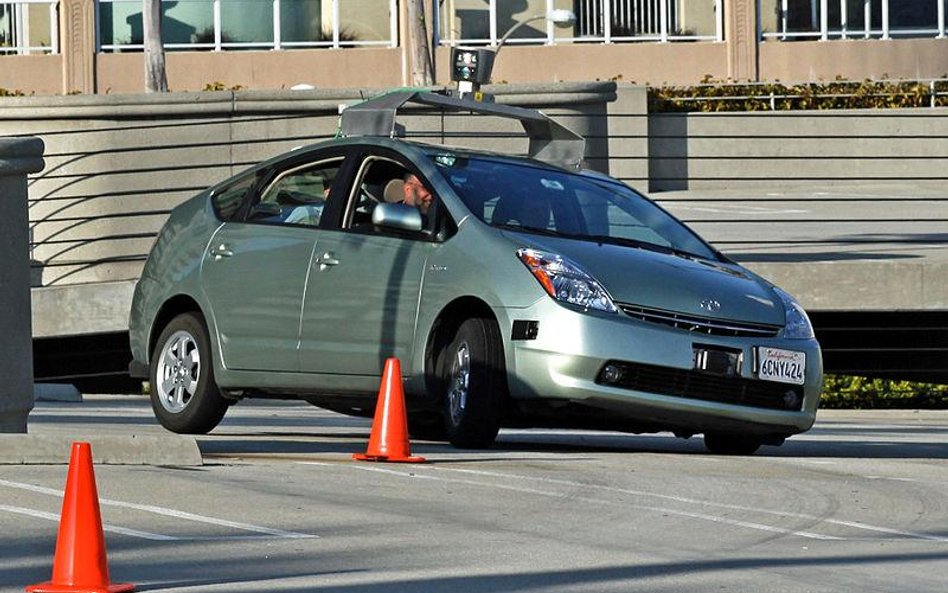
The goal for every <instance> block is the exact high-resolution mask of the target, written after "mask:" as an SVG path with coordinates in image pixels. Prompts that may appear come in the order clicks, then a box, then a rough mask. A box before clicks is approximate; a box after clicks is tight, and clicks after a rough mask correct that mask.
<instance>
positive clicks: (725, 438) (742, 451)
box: [704, 432, 763, 455]
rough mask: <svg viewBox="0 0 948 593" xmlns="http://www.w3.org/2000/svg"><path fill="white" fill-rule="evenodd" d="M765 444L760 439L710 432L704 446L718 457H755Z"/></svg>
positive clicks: (705, 436) (706, 436)
mask: <svg viewBox="0 0 948 593" xmlns="http://www.w3.org/2000/svg"><path fill="white" fill-rule="evenodd" d="M762 444H763V443H762V442H761V440H760V439H759V438H756V437H752V436H745V435H737V434H724V433H717V432H709V433H706V434H705V435H704V446H705V447H707V448H708V451H711V452H712V453H715V454H717V455H753V454H754V453H755V452H756V451H757V449H760V446H761V445H762Z"/></svg>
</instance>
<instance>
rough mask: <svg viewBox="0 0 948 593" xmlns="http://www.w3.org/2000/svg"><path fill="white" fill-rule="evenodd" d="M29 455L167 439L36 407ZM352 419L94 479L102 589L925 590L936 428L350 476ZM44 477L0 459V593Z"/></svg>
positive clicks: (550, 444)
mask: <svg viewBox="0 0 948 593" xmlns="http://www.w3.org/2000/svg"><path fill="white" fill-rule="evenodd" d="M30 432H31V434H32V435H34V437H35V438H37V439H42V438H47V437H48V438H50V439H60V440H62V441H63V442H66V441H68V440H70V439H72V438H84V439H89V440H91V441H92V443H93V450H94V452H95V450H96V448H97V446H98V445H97V440H100V439H104V438H113V439H122V438H130V435H136V437H135V438H144V437H154V439H156V441H155V442H162V441H163V439H165V438H169V437H170V438H175V439H176V438H183V439H187V438H188V437H173V436H172V435H169V434H168V433H166V432H165V431H163V430H162V429H161V428H160V427H159V426H158V425H157V424H156V423H155V421H154V420H153V418H152V416H151V410H150V408H149V406H148V402H147V400H146V399H145V398H142V397H132V396H86V399H85V401H84V402H83V403H46V402H44V403H39V404H38V405H37V408H36V409H35V410H34V412H33V414H32V415H31V417H30ZM368 434H369V421H368V420H363V419H355V418H349V417H346V416H341V415H338V414H333V413H330V412H326V411H322V410H319V409H317V408H314V407H312V406H309V405H307V404H299V403H292V402H261V401H254V402H244V403H241V404H239V405H237V406H235V407H233V408H232V409H231V410H230V412H228V416H227V417H226V418H225V420H224V422H223V423H222V424H221V425H220V426H219V427H218V428H217V429H216V430H215V431H214V432H212V433H211V434H210V435H207V436H201V437H198V438H196V439H195V440H194V442H195V443H196V444H197V446H198V447H199V449H200V452H201V457H202V460H201V463H202V465H194V464H186V463H184V462H182V464H181V465H178V464H175V463H174V462H173V460H171V462H169V461H168V460H164V461H162V462H160V463H159V464H153V463H143V462H142V460H141V459H138V460H137V461H129V462H127V463H128V464H117V463H118V462H115V461H112V462H109V461H107V460H103V461H101V462H97V464H96V468H95V471H96V477H97V482H98V490H99V498H100V505H101V508H102V515H103V521H104V524H105V533H106V539H107V545H108V550H109V559H110V568H111V574H112V579H113V580H114V581H117V582H132V583H135V584H136V585H138V589H139V590H141V591H189V592H190V591H237V592H258V591H259V592H263V591H291V592H295V591H301V592H302V591H320V592H322V591H327V592H329V591H331V592H369V593H375V592H378V593H382V592H386V593H387V592H399V593H400V592H408V593H414V592H439V591H445V592H447V591H451V592H487V591H531V592H533V591H537V592H539V591H543V592H574V591H575V592H579V591H582V592H590V593H592V592H611V591H616V592H619V591H622V592H628V591H643V592H644V591H649V592H660V591H688V592H703V593H706V592H708V591H754V592H758V591H764V592H830V591H832V592H844V591H845V592H851V591H859V592H863V591H866V592H894V591H898V592H916V591H918V592H932V593H936V592H937V593H943V592H944V591H945V590H946V584H948V577H946V575H948V463H946V459H948V412H941V411H939V412H931V411H929V412H925V411H921V412H914V411H907V412H848V411H846V412H842V411H823V412H821V413H820V415H819V417H818V421H817V425H816V426H815V428H814V429H813V430H812V431H810V432H809V433H807V434H804V435H799V436H796V437H793V438H791V439H790V440H789V441H787V443H786V444H785V445H784V446H782V447H779V448H777V447H764V448H762V449H761V451H760V453H758V454H757V455H755V456H752V457H724V456H716V455H711V454H709V453H707V452H706V451H705V450H704V448H703V446H702V444H701V441H700V439H697V438H694V439H690V440H681V439H676V438H674V437H672V436H671V435H626V434H619V433H611V432H607V433H597V432H585V431H560V430H556V431H553V430H517V431H502V432H501V436H500V439H499V440H498V443H497V445H496V446H495V447H493V448H491V449H489V450H481V451H460V450H456V449H453V448H451V447H450V446H448V445H445V444H441V443H432V442H417V441H416V442H414V443H413V452H414V453H416V454H420V455H424V456H426V457H427V458H428V463H426V464H423V465H391V464H371V463H360V462H355V461H352V460H351V457H350V454H351V453H353V452H359V451H364V449H365V445H366V441H367V438H368ZM67 457H68V450H64V452H63V462H62V464H51V465H38V464H28V465H19V464H10V465H0V534H2V537H0V592H2V593H7V592H13V591H22V590H23V587H24V586H25V585H28V584H32V583H36V582H39V581H43V580H46V579H48V578H49V577H50V572H51V565H52V554H53V548H54V546H55V540H56V530H57V521H58V515H59V509H60V505H61V496H62V489H63V485H64V482H65V473H66V466H65V462H66V461H67V459H66V458H67Z"/></svg>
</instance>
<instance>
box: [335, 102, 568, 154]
mask: <svg viewBox="0 0 948 593" xmlns="http://www.w3.org/2000/svg"><path fill="white" fill-rule="evenodd" d="M406 103H414V104H417V105H422V106H427V107H433V108H434V109H435V110H436V111H439V112H442V113H443V112H471V113H481V114H485V115H496V116H498V117H505V118H509V119H516V120H518V121H519V122H520V124H521V125H522V126H523V129H524V131H526V133H527V136H529V138H530V148H529V155H530V156H531V157H533V158H535V159H537V160H541V161H545V162H548V163H552V164H554V165H559V166H561V167H566V168H571V169H579V168H580V167H581V166H582V161H583V154H584V151H585V147H586V140H585V139H584V138H583V137H582V136H580V135H579V134H577V133H575V132H573V131H572V130H570V129H568V128H566V127H564V126H562V125H560V124H558V123H556V122H555V121H553V120H552V119H550V118H549V117H548V116H546V115H544V114H543V113H541V112H540V111H536V110H534V109H524V108H522V107H513V106H511V105H498V104H497V103H483V102H480V101H474V100H471V99H467V98H464V99H458V98H456V97H449V96H446V95H441V94H438V93H433V92H429V91H395V92H392V93H387V94H384V95H381V96H378V97H375V98H372V99H369V100H368V101H364V102H362V103H358V104H356V105H353V106H351V107H348V108H346V109H345V111H343V112H342V121H341V123H340V135H342V136H345V137H352V136H376V137H378V136H381V137H386V138H394V137H395V136H397V135H401V132H403V131H404V128H402V127H401V126H396V124H395V117H396V115H397V113H398V110H399V109H401V108H402V107H403V106H404V105H405V104H406Z"/></svg>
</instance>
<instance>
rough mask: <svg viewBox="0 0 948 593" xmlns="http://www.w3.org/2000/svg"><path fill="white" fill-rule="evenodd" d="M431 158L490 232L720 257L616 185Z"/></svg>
mask: <svg viewBox="0 0 948 593" xmlns="http://www.w3.org/2000/svg"><path fill="white" fill-rule="evenodd" d="M433 160H434V162H435V164H436V165H437V167H438V169H439V170H440V171H441V174H442V175H443V176H444V179H445V180H447V182H448V183H449V184H450V185H451V187H452V188H454V191H455V193H457V195H458V196H459V197H460V198H461V200H463V201H464V203H465V205H467V207H468V208H469V209H470V211H471V212H472V213H474V215H475V216H477V217H478V218H479V219H481V220H482V221H484V222H485V223H487V224H490V225H491V226H495V227H499V228H507V229H511V230H518V231H524V232H530V233H536V234H543V235H556V236H562V237H569V238H573V239H579V240H584V241H593V242H598V243H612V244H617V245H626V246H631V247H638V248H643V249H653V250H656V251H662V252H667V253H674V254H678V255H685V256H694V257H700V258H705V259H718V258H717V256H716V254H715V252H714V250H713V249H712V248H711V247H709V246H708V245H707V244H706V243H705V242H704V241H702V240H701V239H700V238H698V236H697V235H695V234H694V233H693V232H692V231H690V230H689V229H688V228H687V227H685V226H684V225H683V224H681V223H680V222H678V220H676V219H675V218H673V217H672V216H671V215H670V214H668V213H667V212H665V211H664V210H662V209H661V208H659V207H658V206H656V205H655V204H653V203H652V202H651V201H649V200H648V199H646V198H644V197H642V196H641V195H639V194H637V193H635V192H634V191H633V190H632V189H630V188H629V187H627V186H624V185H622V184H620V183H617V182H615V181H612V180H610V179H598V178H596V177H594V176H592V175H585V174H577V173H568V172H565V171H558V170H555V169H548V168H544V167H535V166H530V165H521V164H516V163H512V162H511V161H508V160H502V159H492V158H489V157H461V156H455V155H445V154H439V155H435V156H434V157H433Z"/></svg>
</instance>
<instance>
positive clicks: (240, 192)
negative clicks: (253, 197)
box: [211, 175, 257, 222]
mask: <svg viewBox="0 0 948 593" xmlns="http://www.w3.org/2000/svg"><path fill="white" fill-rule="evenodd" d="M256 179H257V178H256V176H255V175H246V176H244V177H241V178H240V179H238V180H237V181H234V182H233V183H231V184H229V185H226V186H224V187H222V188H220V189H218V190H217V191H215V192H214V193H213V195H211V202H212V203H213V204H214V214H216V215H217V218H219V219H220V220H222V221H224V222H226V221H228V220H231V219H232V218H233V217H234V216H235V215H236V214H237V211H238V210H240V205H241V203H243V201H244V197H245V196H246V195H247V192H248V191H250V188H252V187H253V184H254V181H256Z"/></svg>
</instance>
